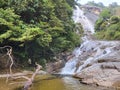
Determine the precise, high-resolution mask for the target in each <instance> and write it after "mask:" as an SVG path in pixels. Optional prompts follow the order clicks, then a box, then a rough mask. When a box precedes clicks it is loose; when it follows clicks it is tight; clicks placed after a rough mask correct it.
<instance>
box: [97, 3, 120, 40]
mask: <svg viewBox="0 0 120 90" xmlns="http://www.w3.org/2000/svg"><path fill="white" fill-rule="evenodd" d="M95 30H96V37H97V38H98V39H104V40H120V6H119V5H118V4H117V3H115V2H114V3H112V4H110V5H109V6H108V7H104V8H103V10H102V12H101V14H100V16H99V19H98V20H97V21H96V25H95Z"/></svg>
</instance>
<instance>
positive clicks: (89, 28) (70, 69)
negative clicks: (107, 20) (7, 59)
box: [61, 6, 94, 74]
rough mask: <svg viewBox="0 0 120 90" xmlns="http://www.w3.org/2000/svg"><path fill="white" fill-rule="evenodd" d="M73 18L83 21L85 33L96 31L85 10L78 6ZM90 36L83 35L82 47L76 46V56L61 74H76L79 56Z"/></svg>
mask: <svg viewBox="0 0 120 90" xmlns="http://www.w3.org/2000/svg"><path fill="white" fill-rule="evenodd" d="M73 20H74V22H75V23H81V24H82V26H83V28H84V34H87V33H88V32H89V33H88V34H93V33H94V26H93V25H92V23H91V22H90V21H89V20H88V18H87V17H86V16H85V15H84V12H83V11H82V10H81V9H80V8H79V7H78V6H76V9H75V10H74V12H73ZM89 39H90V38H89V37H88V35H85V36H84V37H82V40H83V44H82V45H81V46H80V47H77V48H75V50H74V51H73V55H74V57H73V58H71V59H70V60H69V61H68V62H67V63H66V65H65V67H64V68H63V69H62V71H61V74H74V73H75V71H76V64H77V61H78V57H79V56H80V55H81V54H82V52H83V51H82V50H81V48H82V47H83V46H84V44H86V43H87V42H88V40H89Z"/></svg>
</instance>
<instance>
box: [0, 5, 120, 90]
mask: <svg viewBox="0 0 120 90" xmlns="http://www.w3.org/2000/svg"><path fill="white" fill-rule="evenodd" d="M73 20H74V21H75V23H81V24H82V26H83V28H84V37H82V40H83V43H82V44H81V46H80V47H77V48H76V49H75V50H74V51H73V54H74V55H75V56H74V57H73V58H72V59H70V60H69V61H68V62H67V63H66V65H65V67H64V68H63V69H62V71H61V72H60V74H63V75H66V74H67V75H73V74H75V73H76V72H77V73H80V71H81V70H82V69H84V68H85V67H86V66H87V65H88V64H89V63H91V61H93V62H95V61H94V60H97V57H102V56H104V55H107V54H109V53H110V52H111V51H112V50H113V48H112V46H114V45H116V44H118V43H119V42H116V43H112V42H105V41H95V40H92V38H91V36H92V34H93V33H94V26H93V24H92V23H91V22H90V21H89V20H88V18H87V17H86V16H85V15H84V12H83V11H82V10H81V9H80V8H79V7H78V6H76V9H75V10H74V12H73ZM102 45H104V47H105V49H101V47H102ZM108 46H109V47H110V48H107V47H108ZM102 48H103V47H102ZM91 50H94V52H96V53H94V56H92V54H93V53H92V54H91V57H89V58H85V56H84V57H80V55H84V53H85V52H88V54H90V53H91ZM103 53H104V55H103ZM85 55H86V54H85ZM89 56H90V55H89ZM82 58H83V59H84V60H85V59H86V61H83V64H82V65H80V66H78V67H76V65H77V63H78V61H79V60H82ZM93 58H95V59H94V60H93ZM5 81H6V80H5V78H0V90H21V89H19V88H18V87H20V86H22V85H23V83H20V82H21V81H20V82H19V83H17V82H18V81H13V82H10V83H8V84H6V82H5ZM30 90H114V89H110V88H105V87H98V86H95V85H94V86H93V85H84V84H81V83H80V81H79V80H78V79H76V78H73V77H72V76H55V75H38V76H37V77H36V79H35V81H34V82H33V85H32V87H31V89H30Z"/></svg>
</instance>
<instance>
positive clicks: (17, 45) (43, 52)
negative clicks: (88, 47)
mask: <svg viewBox="0 0 120 90" xmlns="http://www.w3.org/2000/svg"><path fill="white" fill-rule="evenodd" d="M74 5H75V1H74V0H0V46H4V45H10V46H12V47H13V49H14V51H15V52H14V54H15V56H17V58H19V60H20V61H19V62H21V63H25V62H27V60H28V58H31V59H32V62H35V61H38V62H42V63H43V62H44V61H45V60H51V59H52V57H54V55H56V54H58V53H61V52H62V51H68V50H71V49H73V48H74V47H75V46H77V45H78V44H79V43H80V40H79V35H78V34H76V33H75V32H76V30H75V25H74V22H73V20H72V18H71V17H72V12H73V11H72V10H73V7H74ZM79 29H80V30H82V28H79ZM80 33H82V32H80ZM24 60H25V61H24Z"/></svg>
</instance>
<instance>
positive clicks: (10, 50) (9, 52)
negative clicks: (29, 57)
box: [0, 46, 42, 90]
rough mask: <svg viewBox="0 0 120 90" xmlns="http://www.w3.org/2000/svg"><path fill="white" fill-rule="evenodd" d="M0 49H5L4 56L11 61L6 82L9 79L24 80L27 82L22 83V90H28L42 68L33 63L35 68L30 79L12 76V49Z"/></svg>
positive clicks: (7, 47)
mask: <svg viewBox="0 0 120 90" xmlns="http://www.w3.org/2000/svg"><path fill="white" fill-rule="evenodd" d="M0 49H6V55H8V57H9V59H10V61H11V63H10V66H9V73H10V74H9V75H8V77H7V80H6V81H7V82H8V79H9V77H10V78H12V79H18V78H24V79H26V80H27V81H26V82H25V83H24V87H23V90H28V89H29V88H30V86H31V85H32V83H33V81H34V78H35V76H36V75H37V73H38V72H39V70H40V69H41V68H42V66H41V65H39V64H38V63H35V65H36V66H37V67H36V70H35V72H34V73H33V74H32V76H31V78H28V77H27V76H14V75H13V73H12V66H13V64H14V60H13V57H12V47H11V46H4V47H0Z"/></svg>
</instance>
